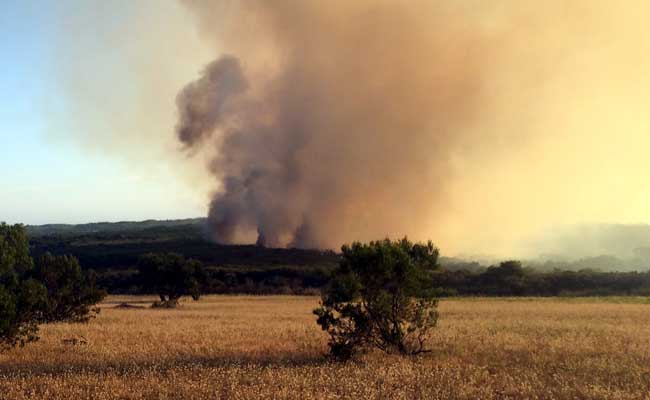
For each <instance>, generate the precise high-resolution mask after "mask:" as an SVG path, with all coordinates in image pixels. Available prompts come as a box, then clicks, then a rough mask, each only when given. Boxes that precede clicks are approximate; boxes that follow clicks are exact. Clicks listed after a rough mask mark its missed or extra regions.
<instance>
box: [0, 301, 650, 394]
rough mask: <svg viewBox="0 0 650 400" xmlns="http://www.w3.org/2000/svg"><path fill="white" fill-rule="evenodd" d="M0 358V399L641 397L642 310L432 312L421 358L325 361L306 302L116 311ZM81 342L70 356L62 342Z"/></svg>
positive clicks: (569, 304) (47, 330) (647, 352)
mask: <svg viewBox="0 0 650 400" xmlns="http://www.w3.org/2000/svg"><path fill="white" fill-rule="evenodd" d="M153 300H154V299H153V298H151V299H143V298H140V297H112V298H109V301H107V302H106V303H104V304H103V310H102V313H101V314H100V316H99V317H98V318H97V319H96V320H94V321H92V322H91V323H90V324H87V325H69V324H57V325H50V326H45V327H44V328H43V329H42V335H41V336H42V339H41V341H40V342H38V343H35V344H33V345H30V346H28V347H26V348H24V349H17V350H12V351H10V352H8V353H5V354H2V355H0V398H2V399H27V398H38V399H41V398H56V399H75V400H80V399H117V398H119V399H209V398H210V399H211V398H223V399H249V398H293V399H316V398H318V399H335V398H351V399H352V398H390V399H413V398H427V399H436V398H439V399H448V398H449V399H476V398H481V399H504V398H558V399H562V398H567V399H568V398H597V399H598V398H599V399H649V398H650V309H649V306H648V305H647V304H635V303H633V302H629V300H627V302H628V303H624V302H613V303H610V302H606V301H603V300H602V299H589V300H580V301H568V300H567V301H564V300H549V299H518V300H508V299H503V300H497V299H476V300H445V301H443V302H442V303H441V318H440V327H439V329H437V330H436V331H435V333H434V335H433V337H432V338H431V347H432V348H433V349H434V352H433V353H430V354H427V355H424V356H420V357H418V358H399V357H395V356H386V355H383V354H379V353H372V354H369V355H367V356H365V357H363V358H362V359H361V360H359V361H357V362H352V363H348V364H342V365H341V364H332V363H328V362H326V361H324V359H323V357H322V354H323V353H324V352H325V351H326V342H325V341H326V337H325V335H323V334H322V332H320V331H319V328H318V326H316V324H315V322H314V317H313V316H312V314H311V310H312V309H313V308H314V307H315V306H316V305H317V302H318V299H317V298H316V297H245V296H209V297H206V298H204V299H202V300H201V301H200V302H196V303H195V302H185V303H184V304H183V306H182V307H180V308H179V309H175V310H161V309H158V310H152V309H148V308H146V309H138V308H115V307H114V306H115V305H116V304H119V303H122V302H128V303H130V304H145V303H146V302H147V301H148V302H150V301H153ZM76 337H83V338H84V339H85V340H86V344H85V345H83V346H70V345H66V344H65V343H63V340H65V339H67V338H76Z"/></svg>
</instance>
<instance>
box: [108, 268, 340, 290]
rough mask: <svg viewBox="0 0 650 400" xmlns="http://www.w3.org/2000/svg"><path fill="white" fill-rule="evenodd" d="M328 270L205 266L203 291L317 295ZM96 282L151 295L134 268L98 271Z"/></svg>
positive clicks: (110, 288)
mask: <svg viewBox="0 0 650 400" xmlns="http://www.w3.org/2000/svg"><path fill="white" fill-rule="evenodd" d="M331 271H332V268H328V267H316V268H306V267H303V268H301V267H296V266H289V267H271V268H266V269H264V268H255V267H250V266H239V267H238V266H230V267H206V268H205V273H206V282H205V284H204V288H203V289H202V291H203V293H212V294H297V295H303V294H318V293H320V289H321V288H322V287H324V286H325V285H326V284H327V282H328V281H329V279H330V275H331ZM97 282H98V285H100V286H101V287H103V288H106V289H107V290H108V291H109V293H112V294H152V293H151V292H150V291H148V289H147V287H148V284H147V282H145V281H143V280H142V275H140V274H139V273H138V270H137V269H135V267H134V269H129V270H122V271H104V272H98V273H97Z"/></svg>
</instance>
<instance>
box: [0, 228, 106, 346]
mask: <svg viewBox="0 0 650 400" xmlns="http://www.w3.org/2000/svg"><path fill="white" fill-rule="evenodd" d="M62 260H63V261H62ZM54 261H56V262H54ZM59 283H62V285H61V286H57V285H58V284H59ZM59 289H61V291H59ZM104 295H105V293H104V292H103V291H99V290H97V289H96V287H95V285H94V278H93V276H92V275H88V274H83V273H82V272H81V269H80V268H79V264H78V262H77V260H76V259H75V258H72V257H63V258H58V257H53V256H48V257H46V261H44V262H40V263H39V264H38V266H37V267H36V268H34V261H33V259H32V257H31V256H30V254H29V242H28V240H27V233H26V230H25V227H24V226H22V225H13V226H9V225H6V224H4V223H2V224H0V349H6V348H10V347H14V346H16V345H21V346H22V345H24V344H26V343H28V342H31V341H34V340H37V339H38V325H39V324H40V323H49V322H58V321H71V322H79V321H87V320H88V318H89V313H90V312H91V306H92V305H93V304H95V303H97V302H98V301H100V300H101V299H102V298H103V296H104Z"/></svg>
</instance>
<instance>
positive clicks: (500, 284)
mask: <svg viewBox="0 0 650 400" xmlns="http://www.w3.org/2000/svg"><path fill="white" fill-rule="evenodd" d="M432 284H433V285H434V286H435V287H436V288H438V290H439V291H440V294H441V295H443V296H610V295H616V296H627V295H636V296H647V295H650V272H647V271H646V272H599V271H594V270H591V269H583V270H580V271H567V270H554V271H548V272H540V271H538V270H535V269H533V268H524V267H523V266H522V264H521V263H520V262H519V261H506V262H502V263H500V264H499V265H496V266H491V267H489V268H487V269H482V268H474V269H472V270H468V269H455V270H448V269H441V270H439V271H437V272H436V273H435V274H434V278H433V283H432Z"/></svg>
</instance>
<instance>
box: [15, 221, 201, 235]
mask: <svg viewBox="0 0 650 400" xmlns="http://www.w3.org/2000/svg"><path fill="white" fill-rule="evenodd" d="M204 224H205V218H187V219H175V220H162V221H158V220H153V219H150V220H146V221H121V222H93V223H88V224H77V225H74V224H47V225H27V232H28V233H29V235H30V236H31V237H40V236H51V235H59V236H79V235H88V234H102V233H103V234H106V233H133V232H141V231H147V230H152V229H159V228H181V227H182V228H188V227H193V228H195V229H196V230H197V232H199V231H201V230H202V228H203V226H204Z"/></svg>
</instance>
